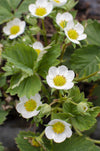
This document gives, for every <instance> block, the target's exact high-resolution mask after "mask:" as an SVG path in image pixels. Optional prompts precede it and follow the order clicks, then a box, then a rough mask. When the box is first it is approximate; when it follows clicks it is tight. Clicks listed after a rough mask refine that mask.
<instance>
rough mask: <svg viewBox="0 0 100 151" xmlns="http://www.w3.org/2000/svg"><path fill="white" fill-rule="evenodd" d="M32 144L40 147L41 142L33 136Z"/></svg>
mask: <svg viewBox="0 0 100 151" xmlns="http://www.w3.org/2000/svg"><path fill="white" fill-rule="evenodd" d="M32 145H33V146H35V147H40V144H39V143H38V142H37V141H36V140H35V138H32Z"/></svg>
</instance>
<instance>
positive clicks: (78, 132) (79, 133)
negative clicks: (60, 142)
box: [73, 125, 83, 136]
mask: <svg viewBox="0 0 100 151" xmlns="http://www.w3.org/2000/svg"><path fill="white" fill-rule="evenodd" d="M73 128H74V129H75V131H76V133H77V134H78V135H79V136H83V134H82V133H81V132H80V131H79V130H78V129H77V128H76V127H75V126H74V125H73Z"/></svg>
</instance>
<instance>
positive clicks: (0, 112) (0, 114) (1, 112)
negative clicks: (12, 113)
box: [0, 109, 9, 125]
mask: <svg viewBox="0 0 100 151" xmlns="http://www.w3.org/2000/svg"><path fill="white" fill-rule="evenodd" d="M8 113H9V112H8V111H4V110H1V109H0V125H1V124H3V122H4V121H5V120H6V116H7V115H8Z"/></svg>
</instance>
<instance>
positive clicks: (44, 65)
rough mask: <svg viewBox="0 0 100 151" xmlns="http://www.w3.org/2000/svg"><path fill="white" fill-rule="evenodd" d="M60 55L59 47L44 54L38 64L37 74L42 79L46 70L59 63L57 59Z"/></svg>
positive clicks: (52, 48) (54, 47)
mask: <svg viewBox="0 0 100 151" xmlns="http://www.w3.org/2000/svg"><path fill="white" fill-rule="evenodd" d="M60 53H61V49H60V46H59V45H55V46H53V47H51V48H50V49H49V50H48V51H47V53H46V54H44V56H43V58H42V60H41V61H40V62H39V67H38V71H37V72H38V73H39V75H41V76H42V77H44V78H45V77H46V75H47V72H48V69H49V68H50V67H51V66H55V65H57V64H58V63H59V61H58V60H57V58H58V57H59V55H60Z"/></svg>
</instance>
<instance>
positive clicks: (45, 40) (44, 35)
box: [42, 19, 47, 46]
mask: <svg viewBox="0 0 100 151" xmlns="http://www.w3.org/2000/svg"><path fill="white" fill-rule="evenodd" d="M42 29H43V37H44V42H45V46H47V36H46V29H45V25H44V19H42Z"/></svg>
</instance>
